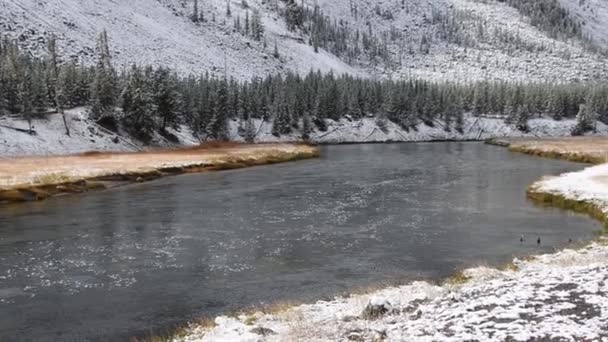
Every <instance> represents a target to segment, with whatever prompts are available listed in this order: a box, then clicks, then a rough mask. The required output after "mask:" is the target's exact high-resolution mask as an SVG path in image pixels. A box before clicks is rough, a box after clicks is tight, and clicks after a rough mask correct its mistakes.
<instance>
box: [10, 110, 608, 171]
mask: <svg viewBox="0 0 608 342" xmlns="http://www.w3.org/2000/svg"><path fill="white" fill-rule="evenodd" d="M65 115H66V117H65V118H66V121H65V123H64V120H63V116H62V115H60V114H57V113H51V114H48V115H46V116H45V117H44V118H43V119H36V120H34V121H33V122H32V126H33V129H34V130H33V132H32V134H29V133H28V127H29V126H28V123H27V122H25V121H23V120H20V119H19V118H17V117H11V116H4V117H0V159H1V158H7V157H18V156H32V155H37V156H48V155H64V154H75V153H83V152H86V151H103V152H137V151H142V150H146V149H151V148H167V147H172V148H176V147H183V146H195V145H198V144H200V142H201V141H200V137H197V136H196V135H195V134H194V133H193V132H192V130H191V129H190V128H189V127H188V126H187V125H180V126H178V127H172V128H167V129H166V131H165V132H164V133H163V134H160V133H155V134H154V135H153V137H152V139H151V140H150V141H148V142H146V143H144V142H142V141H139V140H138V139H137V138H136V137H134V136H132V135H131V134H129V132H128V130H126V129H125V128H124V127H120V125H119V127H110V128H112V129H111V130H110V129H108V128H104V127H102V126H101V125H99V124H98V123H96V122H94V121H92V120H90V119H89V115H88V109H87V108H84V107H80V108H74V109H71V110H68V111H66V113H65ZM324 123H325V125H324V126H326V127H325V128H326V129H324V130H320V129H319V128H318V127H316V126H313V127H312V131H311V132H309V133H308V134H307V135H308V136H309V141H310V142H311V143H314V144H349V143H350V144H352V143H386V142H422V141H483V140H485V139H490V138H496V137H506V138H518V137H519V138H522V137H527V138H538V137H564V136H569V135H570V133H571V132H572V129H573V128H574V127H575V126H576V120H574V119H564V120H560V121H555V120H553V119H552V118H550V117H535V118H532V119H530V120H529V122H528V128H529V129H528V131H527V132H522V131H520V130H518V129H516V128H515V127H514V126H513V125H508V124H506V123H505V121H504V118H502V117H497V116H481V117H476V116H472V115H465V117H464V118H463V122H462V127H460V128H461V129H460V130H458V129H456V128H455V127H454V125H453V123H452V124H450V125H447V124H446V123H445V122H442V121H440V120H437V121H435V122H433V123H432V126H430V125H427V124H422V123H421V124H419V125H417V126H416V127H415V128H410V129H404V128H403V127H400V126H399V125H397V124H395V123H393V122H391V121H386V122H384V124H382V125H379V122H378V121H377V120H376V118H373V117H365V118H360V119H354V118H343V119H341V120H337V121H335V120H330V119H326V120H324ZM66 125H67V126H68V127H69V132H70V134H69V135H67V134H66ZM446 125H447V126H446ZM227 126H228V127H227V128H228V138H229V140H231V141H234V142H242V143H243V142H245V138H244V137H243V136H242V131H243V129H242V128H243V127H244V126H245V124H244V123H242V122H240V121H239V120H230V121H229V122H228V123H227ZM253 126H254V127H255V138H254V139H255V142H256V143H286V142H294V141H302V136H303V132H302V131H301V130H300V129H295V128H294V129H293V130H292V132H291V133H290V134H283V135H280V136H277V135H274V134H273V125H272V123H271V122H267V121H264V120H261V119H254V120H253ZM596 134H597V135H598V136H602V135H603V136H606V135H608V126H606V125H604V124H603V123H600V122H598V123H597V132H596Z"/></svg>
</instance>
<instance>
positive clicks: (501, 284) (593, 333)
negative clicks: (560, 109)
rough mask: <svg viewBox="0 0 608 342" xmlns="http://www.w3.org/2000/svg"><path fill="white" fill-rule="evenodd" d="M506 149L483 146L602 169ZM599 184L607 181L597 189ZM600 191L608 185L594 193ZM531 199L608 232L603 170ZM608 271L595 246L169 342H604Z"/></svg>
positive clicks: (607, 243) (542, 188) (606, 256)
mask: <svg viewBox="0 0 608 342" xmlns="http://www.w3.org/2000/svg"><path fill="white" fill-rule="evenodd" d="M583 139H584V138H583ZM502 140H504V139H499V141H489V142H488V141H487V143H490V144H494V145H499V146H505V147H508V148H509V149H510V150H511V151H513V152H520V153H527V154H531V155H537V156H542V157H550V158H554V159H567V160H570V161H577V162H585V163H589V162H590V161H592V162H595V163H600V162H602V161H604V160H605V159H600V158H598V156H597V154H595V152H589V148H587V149H578V150H574V151H560V150H559V148H558V147H559V145H560V144H557V145H558V147H556V146H555V145H554V146H551V144H547V141H546V140H545V141H543V140H539V139H522V140H520V141H519V142H517V144H522V141H523V143H528V144H529V143H530V142H535V143H537V144H536V146H535V147H530V146H529V145H525V146H526V148H521V149H520V148H514V147H513V146H512V145H513V144H514V142H513V141H512V140H510V139H507V142H505V141H502ZM558 140H559V141H561V142H564V141H565V142H566V143H567V144H570V139H552V140H551V141H550V143H551V142H553V143H555V142H556V141H558ZM579 140H582V139H579ZM594 140H597V138H594ZM601 140H604V139H601ZM605 140H607V141H608V139H605ZM559 141H558V142H559ZM543 144H544V145H543ZM516 146H521V145H516ZM512 147H513V148H512ZM602 176H605V178H599V179H597V177H602ZM584 180H587V181H586V182H585V181H584ZM598 181H599V182H600V183H599V184H602V183H601V181H604V182H605V184H604V185H602V187H601V188H600V189H598V188H597V184H596V183H597V182H598ZM590 186H591V187H590ZM527 196H528V198H529V199H530V200H531V201H532V202H533V203H535V204H536V205H542V206H552V207H557V208H561V209H565V210H571V211H575V212H578V213H584V214H587V215H589V216H591V217H592V218H594V219H596V220H598V221H600V222H601V223H603V225H604V227H605V230H604V231H603V232H602V233H606V229H608V228H606V227H608V164H607V165H599V166H595V167H591V168H586V169H584V170H582V171H577V172H571V173H567V174H564V175H561V176H557V177H551V178H543V179H542V180H540V181H537V182H535V183H533V184H532V185H531V186H530V187H529V189H528V191H527ZM607 263H608V239H606V238H605V237H602V236H599V237H598V238H596V239H595V240H592V241H590V242H588V243H586V244H585V245H584V247H582V248H578V249H572V248H565V249H563V250H561V251H558V252H556V253H552V254H544V255H537V256H533V257H531V258H526V259H525V260H519V259H517V258H516V259H514V261H513V262H512V263H511V264H508V265H506V266H505V267H504V268H500V269H496V268H486V267H477V268H471V269H467V270H464V271H462V272H458V273H457V274H454V275H453V276H452V277H450V278H448V279H446V280H445V281H444V282H443V283H442V284H432V283H428V282H422V281H415V282H412V283H411V284H409V285H404V286H399V287H388V288H385V289H382V290H376V291H373V292H370V293H367V294H363V295H351V296H349V297H337V298H335V299H334V300H332V301H320V302H317V303H314V304H304V305H298V306H293V307H287V308H279V310H277V311H276V312H270V313H268V312H262V311H259V312H253V313H249V314H243V315H238V316H236V317H233V316H219V317H217V318H216V319H215V320H214V321H205V322H204V323H202V324H192V325H190V327H188V328H186V329H184V330H181V331H180V332H179V333H178V335H179V336H175V337H173V338H172V339H171V338H170V339H169V340H170V341H174V342H194V341H197V342H198V341H249V340H261V341H281V340H285V339H306V340H310V341H326V340H354V341H357V340H361V341H363V340H374V339H386V340H403V339H404V338H405V340H408V339H407V338H406V337H409V338H410V339H411V340H422V341H432V340H437V339H439V340H454V341H456V340H462V339H488V338H489V339H496V340H504V339H511V340H515V341H520V340H521V341H525V340H529V339H531V338H541V339H542V338H546V339H551V338H566V339H568V338H574V339H577V338H588V339H601V338H608V328H606V327H605V326H601V325H597V324H596V323H597V322H598V321H606V320H608V306H606V305H605V304H602V303H608V301H606V300H605V299H606V297H607V296H608V286H607V285H606V282H605V280H606V278H608V277H607V276H606V274H608V267H606V266H605V265H606V264H607ZM590 288H591V290H589V289H590ZM539 292H540V294H539ZM497 293H499V294H500V295H496V294H497ZM539 312H540V313H539ZM598 317H599V318H598Z"/></svg>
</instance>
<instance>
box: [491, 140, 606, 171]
mask: <svg viewBox="0 0 608 342" xmlns="http://www.w3.org/2000/svg"><path fill="white" fill-rule="evenodd" d="M488 143H490V144H496V145H501V146H508V147H509V150H510V151H513V152H519V153H525V154H530V155H534V156H538V157H544V158H552V159H563V160H569V161H573V162H580V163H588V164H601V163H605V162H608V138H605V137H564V138H513V139H494V140H492V141H488Z"/></svg>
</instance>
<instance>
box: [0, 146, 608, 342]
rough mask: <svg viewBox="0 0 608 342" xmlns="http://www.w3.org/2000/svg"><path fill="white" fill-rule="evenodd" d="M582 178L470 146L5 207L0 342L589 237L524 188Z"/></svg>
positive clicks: (351, 156) (148, 326) (123, 327)
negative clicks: (548, 179)
mask: <svg viewBox="0 0 608 342" xmlns="http://www.w3.org/2000/svg"><path fill="white" fill-rule="evenodd" d="M582 167H583V166H582V165H580V164H573V163H568V162H563V161H555V160H547V159H540V158H534V157H529V156H525V155H520V154H513V153H510V152H508V151H507V150H506V149H503V148H499V147H494V146H487V145H483V144H480V143H420V144H388V145H345V146H327V147H323V157H322V158H321V159H318V160H306V161H300V162H293V163H287V164H280V165H273V166H263V167H256V168H250V169H243V170H235V171H226V172H215V173H205V174H192V175H184V176H178V177H170V178H165V179H162V180H159V181H155V182H151V183H145V184H136V185H130V186H127V187H123V188H118V189H113V190H107V191H101V192H94V193H91V194H83V195H74V196H66V197H57V198H53V199H50V200H48V201H45V202H40V203H29V204H22V205H10V206H2V207H0V341H120V340H129V339H130V338H131V337H133V336H145V335H146V334H149V333H159V332H162V331H163V330H164V329H169V328H170V327H172V326H174V325H175V324H178V323H183V322H185V321H188V320H191V319H194V318H197V317H202V316H209V315H216V314H221V313H223V312H228V311H231V310H236V309H241V308H248V307H252V306H257V305H261V304H263V303H273V302H276V301H288V300H303V301H313V300H317V299H324V298H331V296H334V295H336V294H340V293H344V292H345V291H346V292H347V291H349V290H353V289H357V288H361V287H366V286H371V285H377V284H383V283H393V282H396V281H406V280H412V279H429V278H430V279H437V278H440V277H444V276H447V275H449V274H451V273H453V272H454V271H456V270H458V269H460V268H463V267H467V266H472V265H478V264H490V265H496V264H499V263H503V262H506V261H509V260H511V258H512V257H513V256H514V255H524V254H529V253H541V252H549V251H551V250H552V248H554V246H563V245H564V244H565V243H566V242H567V241H568V240H569V239H574V240H584V239H589V238H590V237H591V236H592V232H593V231H594V230H595V229H598V225H597V224H596V223H594V222H593V221H591V220H589V219H587V218H585V217H582V216H577V215H572V214H569V213H566V212H562V211H558V210H549V209H542V208H538V207H535V206H533V205H532V204H530V203H529V202H527V200H526V198H525V189H526V187H527V186H528V185H529V184H530V183H531V182H533V181H534V180H537V179H539V178H540V177H541V176H543V175H546V174H559V173H562V172H566V171H572V170H578V169H581V168H582ZM521 235H524V237H525V241H524V243H523V244H522V243H520V241H519V239H520V236H521ZM537 237H541V241H542V242H541V246H540V247H537V244H536V238H537Z"/></svg>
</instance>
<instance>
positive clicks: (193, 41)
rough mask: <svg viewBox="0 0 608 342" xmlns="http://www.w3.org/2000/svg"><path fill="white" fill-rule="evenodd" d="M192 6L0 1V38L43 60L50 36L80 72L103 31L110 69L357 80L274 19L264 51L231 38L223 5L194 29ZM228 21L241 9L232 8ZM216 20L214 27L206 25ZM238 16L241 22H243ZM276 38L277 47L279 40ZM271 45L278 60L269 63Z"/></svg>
mask: <svg viewBox="0 0 608 342" xmlns="http://www.w3.org/2000/svg"><path fill="white" fill-rule="evenodd" d="M191 3H192V1H182V0H157V1H156V0H155V1H148V0H130V1H123V0H121V1H101V0H2V1H0V33H1V34H3V35H8V36H9V37H11V38H15V39H17V40H18V41H19V42H20V45H21V46H23V47H24V48H25V49H27V50H29V51H31V52H32V53H34V54H38V55H41V54H44V52H45V41H46V38H47V37H48V35H49V34H55V35H56V36H57V38H58V47H59V48H60V50H62V55H63V56H64V58H65V59H67V58H70V59H76V60H78V61H81V62H83V63H86V64H91V63H94V61H95V39H96V36H97V35H98V34H99V33H100V32H101V31H103V30H107V32H108V35H109V36H110V45H111V46H110V48H111V50H112V51H111V52H112V54H113V57H114V63H115V64H117V66H119V67H126V66H128V65H130V64H132V63H138V64H140V65H155V66H165V67H171V68H174V69H176V70H178V71H180V72H182V73H185V74H189V73H192V74H201V73H204V72H206V71H208V72H209V73H210V74H212V75H214V74H215V75H217V76H219V75H223V74H224V66H227V68H228V73H229V74H230V75H231V76H234V77H236V78H238V79H242V80H248V79H251V78H252V77H254V76H259V75H265V74H275V73H280V72H281V71H282V70H284V69H293V70H302V71H303V72H307V71H309V70H310V69H311V68H313V67H314V68H315V69H320V70H321V71H324V72H328V71H330V70H335V71H336V72H337V73H351V74H358V71H357V70H355V69H353V68H351V67H350V66H348V65H346V64H345V63H344V62H342V61H340V60H339V59H338V58H336V57H335V56H332V55H330V54H328V53H323V52H321V53H318V54H316V53H314V51H313V49H312V48H311V47H310V46H308V45H306V44H300V43H298V42H297V40H295V39H294V38H293V37H291V35H290V34H289V33H288V32H287V29H286V27H285V25H284V24H282V23H281V20H280V18H279V17H278V14H276V13H273V12H271V11H262V14H263V17H262V20H263V22H264V24H265V27H266V30H267V33H268V34H267V36H268V37H267V42H268V44H267V45H268V46H267V47H264V46H263V43H262V42H256V41H254V40H252V39H249V38H247V37H245V36H243V35H240V34H235V33H233V23H232V19H231V18H226V15H225V6H226V5H225V2H224V1H223V0H214V1H209V0H207V1H201V5H200V7H201V10H202V11H203V12H204V13H205V15H206V17H207V20H206V21H205V22H204V23H199V24H194V23H193V22H192V21H191V20H190V19H189V15H190V13H191V8H190V7H191V6H192V5H191ZM231 9H232V17H236V16H239V15H242V12H244V9H243V8H241V7H240V5H238V4H237V3H236V2H235V4H234V5H233V6H232V7H231ZM212 13H215V17H216V22H212V21H211V16H212ZM243 16H244V15H243ZM280 37H282V38H281V39H279V38H280ZM275 38H277V39H276V41H277V45H278V49H279V52H280V53H281V57H279V58H275V57H274V56H273V55H272V54H273V47H274V46H273V43H274V40H275Z"/></svg>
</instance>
